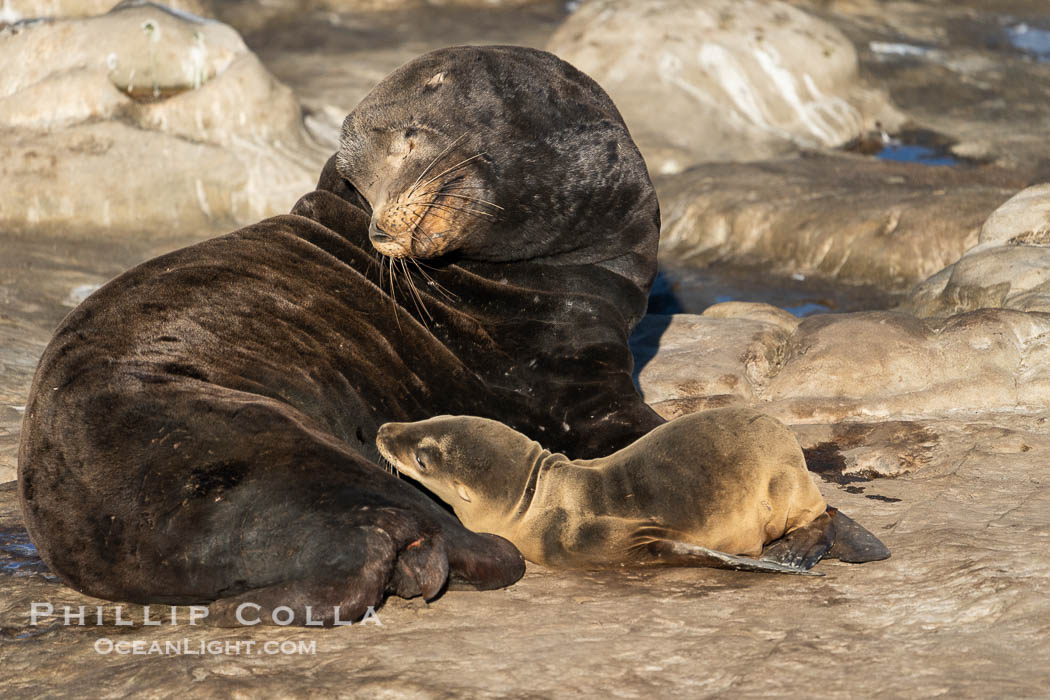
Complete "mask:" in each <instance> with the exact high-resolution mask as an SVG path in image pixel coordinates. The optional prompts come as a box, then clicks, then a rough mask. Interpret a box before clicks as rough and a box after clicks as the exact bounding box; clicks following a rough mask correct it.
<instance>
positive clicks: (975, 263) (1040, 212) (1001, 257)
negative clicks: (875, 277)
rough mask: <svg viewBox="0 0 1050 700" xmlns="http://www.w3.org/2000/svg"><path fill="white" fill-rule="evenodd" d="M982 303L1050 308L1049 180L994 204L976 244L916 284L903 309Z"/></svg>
mask: <svg viewBox="0 0 1050 700" xmlns="http://www.w3.org/2000/svg"><path fill="white" fill-rule="evenodd" d="M982 308H1003V309H1017V310H1020V311H1044V312H1050V184H1045V185H1038V186H1035V187H1029V188H1028V189H1025V190H1023V191H1022V192H1020V193H1018V194H1017V195H1015V196H1014V197H1013V198H1011V199H1010V200H1009V201H1007V202H1006V203H1005V204H1003V205H1002V206H1001V207H999V208H998V209H996V210H995V211H994V212H993V213H992V215H991V216H989V217H988V219H987V221H985V222H984V225H983V226H982V227H981V232H980V235H979V237H978V240H977V245H975V246H974V247H973V248H971V249H970V250H968V251H966V253H965V254H964V255H963V256H962V257H961V258H959V260H957V261H956V262H954V263H952V264H951V265H948V266H947V267H945V268H944V269H943V270H941V271H940V272H938V273H937V274H935V275H933V276H932V277H930V278H929V279H928V280H926V281H925V282H923V283H922V284H920V285H919V286H918V287H916V289H915V291H914V292H913V293H912V295H911V297H910V298H909V299H907V300H906V301H905V302H904V303H903V304H902V305H901V310H902V311H907V312H910V313H914V314H917V315H919V316H947V315H950V314H954V313H960V312H963V311H971V310H974V309H982Z"/></svg>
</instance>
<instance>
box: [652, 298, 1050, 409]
mask: <svg viewBox="0 0 1050 700" xmlns="http://www.w3.org/2000/svg"><path fill="white" fill-rule="evenodd" d="M755 306H756V307H757V306H760V305H755ZM767 313H769V312H768V311H766V312H763V311H760V310H757V311H756V309H748V308H746V307H736V310H733V309H730V310H725V309H720V308H719V307H718V306H715V307H712V308H711V309H710V310H709V312H708V313H705V314H704V315H703V316H700V317H697V316H686V315H680V316H675V317H670V318H668V317H659V316H656V317H647V318H646V319H643V321H642V323H641V324H640V327H639V330H638V331H636V332H635V336H634V339H633V343H634V345H633V348H634V351H635V354H636V356H640V357H641V358H643V359H644V360H645V361H644V364H643V363H640V364H642V366H641V368H640V371H639V373H638V383H639V386H640V388H641V390H642V394H643V396H644V397H645V398H646V401H648V402H649V403H651V404H652V405H653V406H654V408H656V410H657V411H658V412H660V413H661V414H662V415H664V416H666V417H676V416H680V415H684V414H686V413H691V412H693V411H695V410H699V409H701V408H707V407H710V406H713V405H726V404H732V403H746V404H751V405H754V406H756V407H760V408H761V409H762V410H764V411H767V412H769V413H771V414H773V415H775V416H777V417H778V418H780V419H781V420H784V421H785V422H786V423H789V424H802V423H836V422H841V421H846V420H862V419H863V420H872V419H886V418H888V417H891V416H896V417H907V416H941V417H950V416H952V415H954V414H955V413H956V412H958V411H964V412H965V411H974V410H980V411H985V412H991V411H1004V412H1017V411H1020V412H1036V411H1039V410H1041V409H1042V407H1044V406H1045V405H1046V401H1047V397H1048V396H1050V315H1046V314H1040V313H1021V312H1017V311H1006V310H985V311H977V312H971V313H966V314H960V315H957V316H953V317H951V318H948V319H946V320H943V321H939V322H932V321H924V320H921V319H917V318H915V317H912V316H909V315H905V314H901V313H891V312H860V313H852V314H841V315H833V314H825V315H821V316H811V317H809V318H806V319H803V320H802V321H801V322H800V323H799V324H798V327H797V329H796V330H795V331H794V332H793V333H790V332H787V331H786V330H785V329H784V327H783V326H781V325H778V324H776V323H770V322H768V321H767V320H764V319H763V315H764V314H767Z"/></svg>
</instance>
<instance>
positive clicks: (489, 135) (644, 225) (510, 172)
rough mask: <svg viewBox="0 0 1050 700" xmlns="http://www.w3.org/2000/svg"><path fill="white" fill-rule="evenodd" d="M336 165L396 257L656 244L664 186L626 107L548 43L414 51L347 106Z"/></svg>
mask: <svg viewBox="0 0 1050 700" xmlns="http://www.w3.org/2000/svg"><path fill="white" fill-rule="evenodd" d="M336 167H337V169H338V171H339V173H340V174H341V175H342V176H343V178H345V179H346V180H347V181H348V182H349V183H350V184H352V185H353V186H354V187H355V188H356V189H357V191H358V192H360V193H361V195H362V196H363V197H364V198H365V199H366V200H367V201H368V203H369V204H370V205H371V207H372V220H371V224H370V227H369V233H370V238H371V241H372V245H373V246H374V247H375V249H376V250H378V251H379V252H380V253H382V254H384V255H388V256H391V257H397V258H405V257H412V258H434V257H438V256H442V255H446V254H448V253H451V252H453V251H455V252H457V254H458V257H460V258H463V259H467V260H476V261H485V262H507V261H517V260H534V259H536V258H549V257H551V256H558V255H564V254H570V255H571V256H574V257H573V259H572V261H573V262H577V261H579V262H589V261H591V259H590V258H586V256H583V257H581V254H580V250H581V249H583V248H587V249H589V250H592V251H599V252H602V253H604V254H605V255H607V256H609V255H611V253H609V250H610V249H615V250H616V254H617V255H622V254H623V252H624V248H625V247H626V248H628V249H631V250H634V249H643V248H644V249H645V250H646V251H647V252H652V253H655V245H656V241H657V240H658V228H659V224H658V221H659V210H658V207H657V204H656V196H655V192H654V190H653V188H652V183H651V182H650V181H649V176H648V172H647V171H646V168H645V163H644V161H643V160H642V158H641V154H640V153H639V152H638V149H637V147H636V146H635V145H634V142H633V141H632V140H631V138H630V134H629V133H628V131H627V127H626V126H625V125H624V123H623V120H622V118H621V117H620V114H619V112H617V111H616V107H615V106H614V105H613V103H612V101H611V100H610V99H609V97H608V95H606V94H605V92H604V91H603V90H602V89H601V88H600V87H599V86H598V84H597V83H595V82H594V81H593V80H591V79H590V78H588V77H587V76H586V75H584V74H583V73H581V72H580V71H578V70H576V69H575V68H573V67H572V66H570V65H569V64H568V63H565V62H564V61H562V60H561V59H559V58H557V57H556V56H554V55H553V54H550V53H547V52H545V51H537V50H535V49H526V48H523V47H512V46H482V47H478V46H459V47H452V48H448V49H441V50H438V51H434V52H431V53H428V54H425V55H423V56H420V57H419V58H416V59H414V60H412V61H410V62H408V63H406V64H405V65H403V66H401V67H400V68H398V69H397V70H395V71H394V72H393V73H391V74H390V75H389V76H387V77H386V78H385V79H383V80H382V81H381V82H380V83H379V84H378V85H377V86H376V87H375V88H374V89H373V90H372V92H370V93H369V94H368V95H367V96H366V97H365V98H364V99H363V100H362V101H361V103H360V104H358V106H357V107H356V108H354V110H353V111H352V112H351V113H350V114H349V115H348V116H347V117H346V120H345V121H344V122H343V128H342V134H341V137H340V146H339V151H338V153H337V157H336ZM624 231H629V232H630V233H628V234H624V233H623V232H624ZM648 247H652V251H649V250H648ZM562 259H563V260H564V259H565V258H564V257H563V258H562Z"/></svg>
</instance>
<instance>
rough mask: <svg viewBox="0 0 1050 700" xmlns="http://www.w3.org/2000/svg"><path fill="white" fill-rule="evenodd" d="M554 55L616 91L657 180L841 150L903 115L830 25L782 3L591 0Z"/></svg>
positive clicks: (552, 45) (564, 30)
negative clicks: (697, 169) (799, 152)
mask: <svg viewBox="0 0 1050 700" xmlns="http://www.w3.org/2000/svg"><path fill="white" fill-rule="evenodd" d="M547 49H548V50H549V51H553V52H554V53H556V54H558V55H559V56H561V57H562V58H564V59H565V60H566V61H569V62H570V63H572V64H573V65H575V66H577V67H578V68H580V70H582V71H584V72H585V73H587V74H588V75H590V76H592V77H593V78H594V79H595V80H597V81H598V82H599V83H600V84H601V85H602V87H604V88H605V89H606V90H607V91H608V92H609V94H610V95H611V96H612V98H613V101H615V102H616V105H617V106H618V107H619V108H620V111H621V112H622V113H623V116H624V119H625V120H626V122H627V125H628V126H629V127H630V129H631V133H632V134H633V135H634V138H635V140H636V141H637V142H638V145H639V147H640V148H641V150H642V153H643V155H645V159H646V161H647V162H648V164H649V169H650V171H651V172H652V173H653V174H657V173H673V172H679V171H681V170H684V169H685V168H688V167H689V166H691V165H694V164H696V163H701V162H705V161H726V160H758V159H763V158H769V157H773V156H777V155H783V154H786V153H790V152H793V151H795V150H796V149H797V148H798V147H799V146H808V147H833V146H838V145H841V144H844V143H846V142H847V141H849V140H851V139H853V138H854V137H856V136H859V135H860V134H862V133H865V132H867V131H869V130H871V129H874V128H876V127H878V128H883V129H886V130H890V131H892V130H894V129H896V128H897V127H898V126H899V125H900V124H901V123H902V121H903V117H902V115H901V114H900V113H899V112H898V111H897V110H896V109H895V108H894V107H893V106H892V105H891V104H890V103H889V101H888V100H887V98H886V97H885V96H884V95H883V94H882V93H880V92H878V91H877V90H874V89H872V88H870V87H866V86H865V85H863V81H862V80H861V79H860V76H859V74H858V69H857V54H856V51H855V50H854V48H853V45H852V44H851V43H850V41H849V40H848V39H847V38H846V36H845V35H844V34H843V33H842V32H840V31H839V30H838V29H836V28H835V27H833V26H831V25H830V24H828V23H827V22H824V21H823V20H820V19H818V18H816V17H814V16H812V15H809V14H807V13H805V12H803V11H802V10H799V9H797V8H795V7H792V6H791V5H788V4H786V3H783V2H778V1H774V2H759V1H758V0H699V1H698V0H592V1H591V2H587V3H584V4H583V5H582V6H581V7H580V9H579V10H578V11H577V12H575V13H574V14H573V15H571V16H570V17H569V18H568V20H566V22H565V23H564V24H563V25H562V27H561V28H560V29H558V31H557V32H555V34H554V36H552V37H551V39H550V41H549V42H548V44H547Z"/></svg>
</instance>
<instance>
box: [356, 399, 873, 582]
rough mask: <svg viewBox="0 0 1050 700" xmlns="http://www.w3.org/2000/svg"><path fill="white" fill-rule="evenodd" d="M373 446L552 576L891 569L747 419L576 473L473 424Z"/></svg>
mask: <svg viewBox="0 0 1050 700" xmlns="http://www.w3.org/2000/svg"><path fill="white" fill-rule="evenodd" d="M377 444H378V447H379V450H380V452H382V453H383V456H384V457H385V458H386V459H388V460H390V462H391V463H392V464H393V465H394V466H395V467H396V468H397V469H398V470H399V471H401V472H403V473H404V474H407V475H408V476H410V477H412V478H413V479H416V480H418V481H419V482H420V483H422V484H424V485H425V486H426V487H427V488H428V489H430V490H431V491H432V492H433V493H435V494H436V495H438V496H439V497H440V498H441V499H442V500H444V501H445V502H447V503H449V504H450V505H451V506H452V508H453V510H455V511H456V515H458V516H459V519H460V520H461V521H462V522H463V524H464V525H466V526H467V527H469V528H470V529H472V530H477V531H479V532H491V533H495V534H498V535H501V536H503V537H506V538H507V539H508V540H510V541H511V542H513V543H514V544H515V545H516V546H517V547H518V549H520V550H521V552H522V554H524V555H525V558H527V559H529V560H530V561H534V562H536V563H539V564H545V565H548V566H554V567H610V566H623V565H631V566H644V565H652V564H663V565H667V564H673V565H692V566H713V567H718V568H730V569H741V570H747V571H768V572H780V573H804V572H806V571H808V569H809V568H811V567H812V566H813V565H814V564H816V563H817V561H819V560H820V559H821V558H822V557H824V556H833V557H838V558H841V559H844V560H847V561H855V562H856V561H872V560H875V559H884V558H886V557H888V556H889V551H888V550H887V549H886V548H885V546H883V545H882V543H881V542H879V541H878V539H876V538H875V536H874V535H872V534H871V533H869V532H868V531H867V530H865V529H864V528H862V527H860V526H859V525H857V524H856V523H854V522H853V521H852V520H850V519H849V518H847V517H846V516H844V515H842V514H841V513H838V512H837V511H836V510H834V509H829V508H828V505H827V503H825V502H824V498H823V496H821V495H820V492H819V491H818V490H817V488H816V486H814V485H813V481H812V479H811V478H810V475H809V472H808V471H807V469H806V461H805V458H804V457H803V454H802V448H801V447H799V444H798V441H797V440H796V439H795V436H794V434H793V433H792V432H791V431H790V430H788V428H787V427H786V426H785V425H784V424H783V423H781V422H780V421H778V420H776V419H775V418H772V417H770V416H767V415H765V414H762V413H759V412H758V411H754V410H751V409H746V408H724V409H717V410H713V411H706V412H703V413H694V414H691V415H688V416H684V417H682V418H678V419H676V420H674V421H671V422H669V423H665V424H664V425H662V426H660V427H658V428H656V429H655V430H653V431H652V432H650V433H648V434H647V435H645V436H644V437H642V438H640V439H639V440H637V441H635V442H634V443H632V444H631V445H629V446H627V447H625V448H623V449H621V450H619V451H617V452H614V453H613V454H611V455H609V456H608V457H604V458H600V459H584V460H570V459H569V458H568V457H566V456H565V455H563V454H557V453H551V452H550V451H548V450H545V449H543V448H542V447H541V446H540V444H539V443H537V442H536V441H534V440H530V439H529V438H528V437H526V436H524V435H522V434H521V433H519V432H517V431H515V430H512V429H511V428H508V427H507V426H505V425H503V424H501V423H498V422H496V421H493V420H489V419H486V418H476V417H470V416H439V417H436V418H430V419H427V420H424V421H419V422H415V423H388V424H386V425H383V426H382V427H381V428H380V429H379V435H378V439H377ZM775 541H776V542H777V544H776V545H774V546H773V547H772V548H771V549H770V551H768V552H767V553H766V554H765V555H763V549H764V548H766V547H767V545H769V544H770V543H772V542H775ZM736 555H744V556H736ZM760 555H761V556H763V559H761V560H760V559H755V558H748V557H759V556H760Z"/></svg>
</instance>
